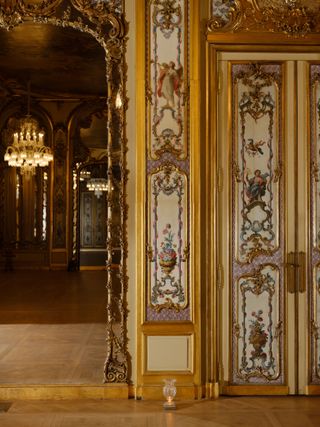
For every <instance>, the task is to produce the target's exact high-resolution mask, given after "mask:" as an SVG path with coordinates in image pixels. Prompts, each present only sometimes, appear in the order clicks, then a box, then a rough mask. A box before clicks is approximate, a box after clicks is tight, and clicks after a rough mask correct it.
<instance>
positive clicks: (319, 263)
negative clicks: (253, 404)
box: [308, 64, 320, 384]
mask: <svg viewBox="0 0 320 427" xmlns="http://www.w3.org/2000/svg"><path fill="white" fill-rule="evenodd" d="M310 88H311V94H310V111H311V124H310V128H311V130H312V131H311V148H310V160H311V162H310V163H311V164H310V171H311V176H310V183H311V210H310V211H311V218H310V222H311V238H310V243H311V244H310V246H311V247H310V255H311V262H309V263H308V264H309V266H310V277H312V281H313V284H312V286H310V288H309V289H308V292H309V301H310V321H311V325H310V330H311V340H310V345H311V349H310V355H311V360H310V365H311V383H313V384H320V176H319V173H320V65H315V64H313V65H311V66H310Z"/></svg>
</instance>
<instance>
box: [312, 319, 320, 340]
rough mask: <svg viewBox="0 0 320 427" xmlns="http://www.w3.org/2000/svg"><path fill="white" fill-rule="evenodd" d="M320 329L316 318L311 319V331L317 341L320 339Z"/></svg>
mask: <svg viewBox="0 0 320 427" xmlns="http://www.w3.org/2000/svg"><path fill="white" fill-rule="evenodd" d="M319 331H320V328H319V325H318V324H317V322H316V321H315V320H311V333H312V335H313V337H314V339H315V340H316V341H317V340H318V339H319V336H320V332H319Z"/></svg>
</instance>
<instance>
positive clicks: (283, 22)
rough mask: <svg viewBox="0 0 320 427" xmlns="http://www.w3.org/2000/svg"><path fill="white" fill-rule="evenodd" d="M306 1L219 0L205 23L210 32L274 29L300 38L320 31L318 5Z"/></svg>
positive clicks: (213, 4) (319, 9) (265, 30)
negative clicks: (220, 7) (221, 9)
mask: <svg viewBox="0 0 320 427" xmlns="http://www.w3.org/2000/svg"><path fill="white" fill-rule="evenodd" d="M317 3H318V2H310V1H309V0H283V1H280V0H272V1H266V0H233V1H230V0H223V1H222V5H224V10H223V12H224V13H220V11H219V10H217V9H215V1H214V0H213V2H212V16H211V18H210V20H209V21H208V24H207V30H208V32H209V33H213V32H257V31H261V32H274V33H283V34H286V35H288V36H291V37H303V36H306V35H307V34H310V33H319V32H320V4H317Z"/></svg>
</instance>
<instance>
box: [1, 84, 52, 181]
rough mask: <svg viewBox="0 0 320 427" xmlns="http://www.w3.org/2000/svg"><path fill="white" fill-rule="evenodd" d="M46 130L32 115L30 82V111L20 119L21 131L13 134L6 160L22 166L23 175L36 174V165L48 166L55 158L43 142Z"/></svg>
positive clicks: (11, 163)
mask: <svg viewBox="0 0 320 427" xmlns="http://www.w3.org/2000/svg"><path fill="white" fill-rule="evenodd" d="M43 139H44V132H43V131H41V130H40V129H39V123H38V122H37V120H36V119H34V118H33V117H31V115H30V84H28V113H27V116H26V117H24V118H22V119H21V120H19V132H15V133H14V134H13V143H12V145H9V146H8V147H7V150H6V153H5V155H4V160H5V161H6V162H8V164H9V166H13V167H17V168H20V172H21V174H22V175H24V174H26V175H35V173H36V167H37V166H40V167H44V166H48V164H49V162H51V161H52V160H53V154H52V151H51V148H50V147H47V146H46V145H44V144H43Z"/></svg>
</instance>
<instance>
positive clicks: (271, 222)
mask: <svg viewBox="0 0 320 427" xmlns="http://www.w3.org/2000/svg"><path fill="white" fill-rule="evenodd" d="M230 66H231V78H232V80H231V81H232V99H233V100H234V101H233V105H232V120H233V138H232V154H231V155H232V165H233V177H232V178H233V179H232V184H231V187H232V193H231V197H232V230H233V236H234V244H233V247H232V252H231V253H232V259H231V265H232V267H231V280H232V300H233V301H234V307H233V315H232V354H233V360H232V383H233V384H247V383H250V384H271V383H272V384H283V381H284V376H283V353H284V351H283V340H282V327H283V324H284V305H283V301H284V299H283V287H284V286H283V277H284V274H283V267H282V265H283V259H284V258H283V257H284V255H283V254H284V240H283V234H282V235H281V233H280V228H281V227H282V224H283V215H284V209H283V204H282V202H281V199H280V193H281V192H282V191H281V190H282V188H281V186H282V184H281V183H282V181H281V179H280V175H281V170H280V164H281V159H282V151H283V147H282V145H283V144H282V130H281V117H282V114H281V113H282V105H283V103H282V85H283V66H282V65H281V64H272V63H264V64H257V63H256V64H251V63H231V64H230Z"/></svg>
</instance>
